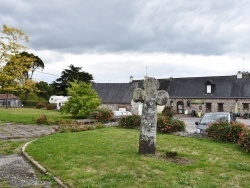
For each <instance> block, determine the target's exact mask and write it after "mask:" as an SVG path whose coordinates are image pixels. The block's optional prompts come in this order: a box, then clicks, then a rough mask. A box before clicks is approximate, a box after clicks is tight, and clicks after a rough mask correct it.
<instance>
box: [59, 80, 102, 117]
mask: <svg viewBox="0 0 250 188" xmlns="http://www.w3.org/2000/svg"><path fill="white" fill-rule="evenodd" d="M69 84H70V87H69V88H68V89H67V90H68V94H69V96H70V98H69V100H68V101H67V102H66V103H65V104H64V106H63V107H62V108H61V111H62V113H69V114H72V116H74V117H82V118H86V117H88V116H89V114H90V113H91V112H93V111H94V110H96V109H97V108H98V106H100V105H101V101H100V99H99V97H98V94H97V93H96V91H95V90H94V89H93V88H92V86H91V84H88V83H85V82H82V81H78V82H77V81H76V80H74V81H73V82H69Z"/></svg>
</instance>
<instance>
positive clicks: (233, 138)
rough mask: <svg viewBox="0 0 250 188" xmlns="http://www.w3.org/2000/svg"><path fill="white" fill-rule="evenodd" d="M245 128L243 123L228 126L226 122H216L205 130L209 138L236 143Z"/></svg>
mask: <svg viewBox="0 0 250 188" xmlns="http://www.w3.org/2000/svg"><path fill="white" fill-rule="evenodd" d="M244 128H245V125H244V124H243V123H239V122H233V123H231V124H229V123H228V122H227V121H221V122H216V123H213V124H211V125H209V127H208V128H207V129H206V132H207V134H208V136H209V137H211V138H213V139H215V140H218V141H224V142H236V143H237V142H238V139H239V135H240V133H241V132H242V131H243V129H244Z"/></svg>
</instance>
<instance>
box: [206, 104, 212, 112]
mask: <svg viewBox="0 0 250 188" xmlns="http://www.w3.org/2000/svg"><path fill="white" fill-rule="evenodd" d="M211 111H212V104H211V103H206V112H207V113H208V112H211Z"/></svg>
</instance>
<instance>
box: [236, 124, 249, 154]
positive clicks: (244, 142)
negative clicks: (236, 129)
mask: <svg viewBox="0 0 250 188" xmlns="http://www.w3.org/2000/svg"><path fill="white" fill-rule="evenodd" d="M238 145H239V146H240V147H241V148H242V149H243V150H244V151H246V152H248V153H250V129H249V128H244V129H243V131H242V132H241V133H240V135H239V140H238Z"/></svg>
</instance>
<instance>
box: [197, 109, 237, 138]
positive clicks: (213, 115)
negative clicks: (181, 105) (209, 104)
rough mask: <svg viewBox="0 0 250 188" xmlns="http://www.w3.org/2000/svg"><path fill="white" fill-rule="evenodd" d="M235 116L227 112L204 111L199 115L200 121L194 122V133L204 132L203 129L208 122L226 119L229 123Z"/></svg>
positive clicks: (206, 126)
mask: <svg viewBox="0 0 250 188" xmlns="http://www.w3.org/2000/svg"><path fill="white" fill-rule="evenodd" d="M235 120H236V117H235V115H234V114H233V113H229V112H210V113H206V114H204V115H203V116H202V117H201V120H200V122H195V124H196V125H197V126H196V133H204V131H205V130H206V129H207V128H208V125H209V124H212V123H215V122H219V121H227V122H228V123H231V122H232V121H235Z"/></svg>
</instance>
